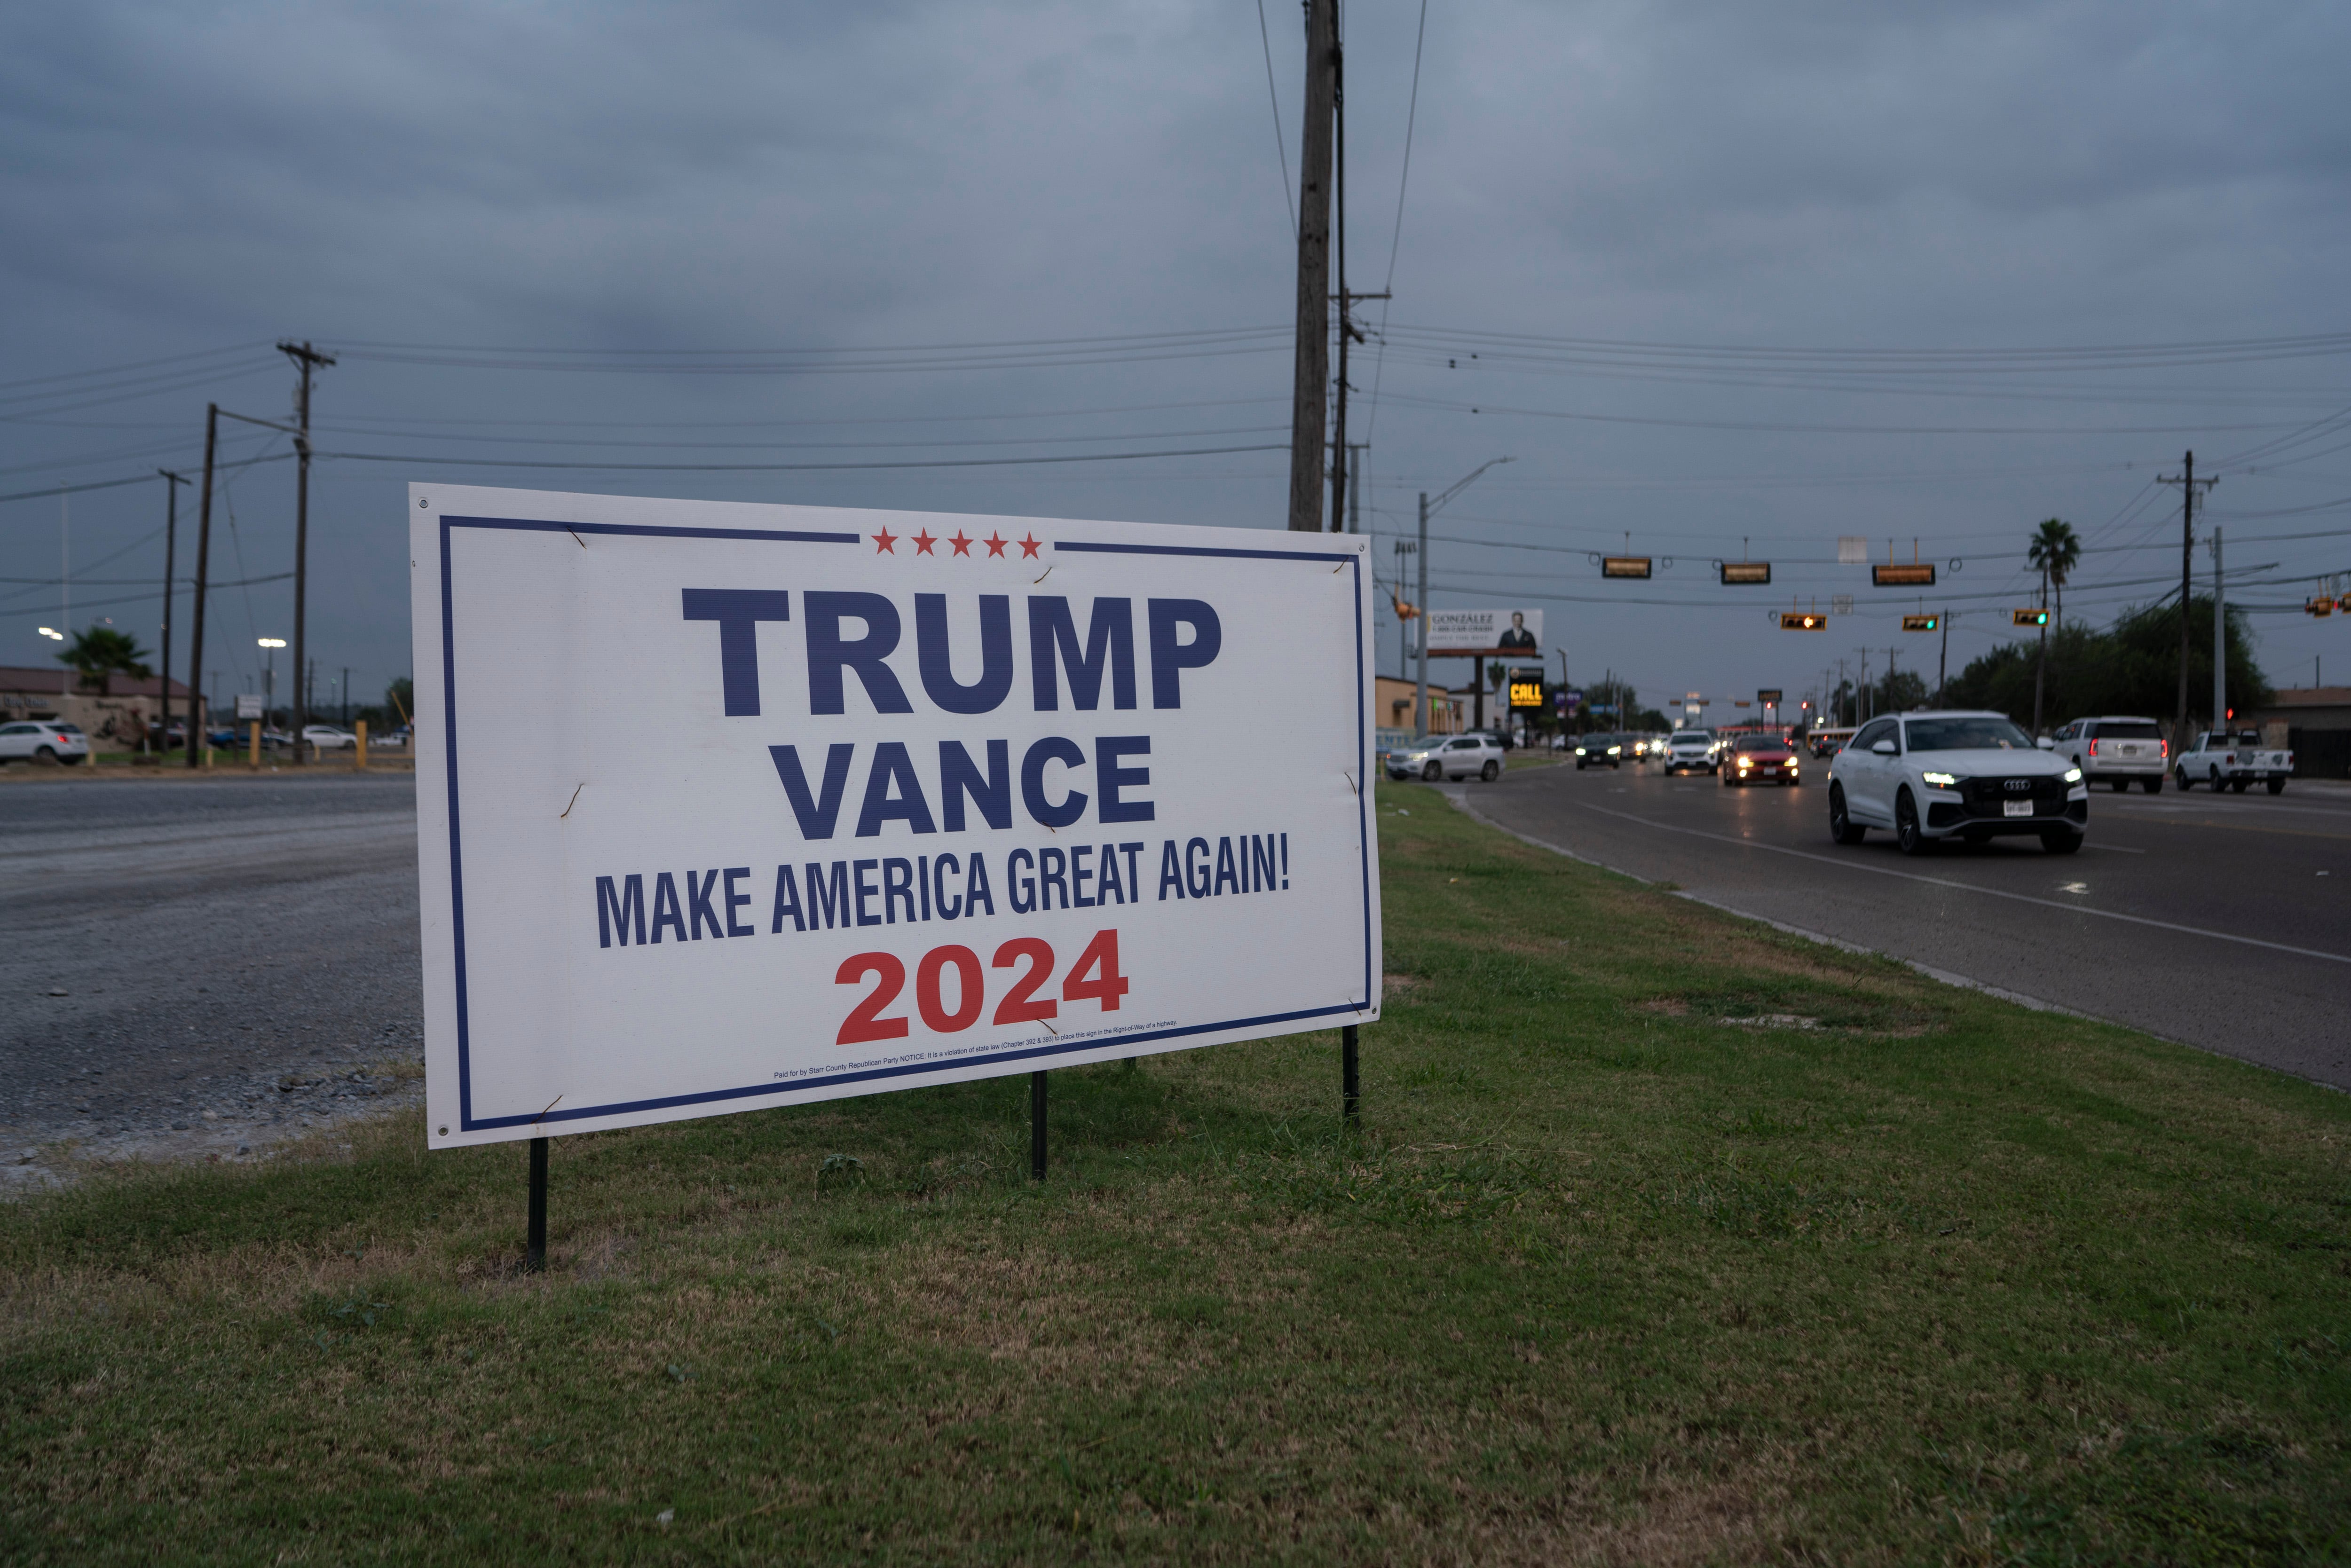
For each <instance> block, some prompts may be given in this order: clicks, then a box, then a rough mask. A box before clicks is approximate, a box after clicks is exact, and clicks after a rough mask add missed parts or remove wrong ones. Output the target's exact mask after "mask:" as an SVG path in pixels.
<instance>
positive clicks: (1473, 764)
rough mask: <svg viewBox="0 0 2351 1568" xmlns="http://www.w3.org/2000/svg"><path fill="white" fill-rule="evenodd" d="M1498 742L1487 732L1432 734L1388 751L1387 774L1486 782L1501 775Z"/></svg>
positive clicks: (1413, 777)
mask: <svg viewBox="0 0 2351 1568" xmlns="http://www.w3.org/2000/svg"><path fill="white" fill-rule="evenodd" d="M1502 755H1503V753H1502V743H1501V742H1500V741H1499V740H1496V739H1495V738H1494V737H1492V736H1490V735H1432V736H1430V737H1428V738H1427V739H1426V740H1424V741H1421V742H1419V743H1418V744H1416V745H1413V746H1408V747H1403V748H1402V749H1400V750H1397V751H1393V752H1391V753H1389V754H1388V777H1389V778H1391V779H1426V780H1427V781H1428V782H1430V783H1431V784H1434V783H1436V782H1437V780H1438V779H1468V778H1472V777H1475V778H1479V779H1484V780H1486V782H1488V783H1489V784H1490V783H1492V782H1493V781H1494V780H1495V779H1499V778H1500V777H1501V776H1502Z"/></svg>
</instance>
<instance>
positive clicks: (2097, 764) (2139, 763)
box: [2054, 717, 2171, 795]
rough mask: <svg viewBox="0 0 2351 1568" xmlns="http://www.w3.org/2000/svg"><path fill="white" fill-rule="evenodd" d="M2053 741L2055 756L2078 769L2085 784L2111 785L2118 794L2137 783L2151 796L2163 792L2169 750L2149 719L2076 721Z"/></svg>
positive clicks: (2160, 732) (2158, 730) (2153, 722)
mask: <svg viewBox="0 0 2351 1568" xmlns="http://www.w3.org/2000/svg"><path fill="white" fill-rule="evenodd" d="M2054 738H2055V740H2056V742H2057V746H2056V750H2057V755H2058V756H2060V757H2063V758H2066V759H2067V760H2068V761H2070V762H2072V763H2073V764H2074V767H2076V768H2080V769H2081V770H2082V778H2083V779H2084V780H2085V781H2086V782H2088V783H2091V784H2107V785H2111V786H2112V787H2113V788H2114V789H2115V790H2116V793H2118V794H2119V793H2120V792H2121V791H2123V790H2126V789H2129V788H2130V787H2131V781H2132V780H2133V779H2137V781H2138V787H2139V788H2140V789H2144V790H2146V791H2147V793H2148V794H2150V795H2159V794H2161V793H2162V792H2163V770H2164V768H2165V767H2166V766H2167V765H2168V763H2169V761H2170V756H2169V752H2170V749H2171V748H2170V747H2168V745H2166V744H2165V742H2164V738H2163V731H2162V730H2161V729H2160V728H2159V727H2158V726H2157V725H2156V722H2155V720H2153V719H2151V718H2124V717H2109V718H2077V719H2075V720H2074V722H2073V723H2071V724H2069V725H2067V726H2066V727H2064V728H2063V729H2061V730H2059V731H2058V732H2057V734H2056V736H2055V737H2054Z"/></svg>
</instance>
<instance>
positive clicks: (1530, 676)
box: [1510, 664, 1543, 713]
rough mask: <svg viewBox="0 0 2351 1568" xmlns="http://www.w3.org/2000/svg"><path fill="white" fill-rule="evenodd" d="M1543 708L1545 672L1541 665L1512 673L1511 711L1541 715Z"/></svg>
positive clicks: (1513, 670)
mask: <svg viewBox="0 0 2351 1568" xmlns="http://www.w3.org/2000/svg"><path fill="white" fill-rule="evenodd" d="M1542 706H1543V672H1542V666H1541V665H1540V664H1537V665H1531V666H1528V667H1524V668H1513V669H1512V670H1511V671H1510V711H1511V712H1512V713H1529V712H1535V713H1539V712H1541V710H1542Z"/></svg>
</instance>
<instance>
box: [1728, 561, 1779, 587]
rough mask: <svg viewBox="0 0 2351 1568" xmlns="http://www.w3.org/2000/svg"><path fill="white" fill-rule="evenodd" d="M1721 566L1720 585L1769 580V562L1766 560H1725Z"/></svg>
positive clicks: (1765, 581) (1730, 585)
mask: <svg viewBox="0 0 2351 1568" xmlns="http://www.w3.org/2000/svg"><path fill="white" fill-rule="evenodd" d="M1720 564H1721V567H1722V585H1723V586H1724V587H1725V588H1729V587H1732V586H1734V585H1738V584H1755V583H1768V582H1770V581H1771V562H1770V561H1768V560H1726V561H1723V562H1722V563H1720Z"/></svg>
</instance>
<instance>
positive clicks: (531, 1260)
mask: <svg viewBox="0 0 2351 1568" xmlns="http://www.w3.org/2000/svg"><path fill="white" fill-rule="evenodd" d="M522 1267H523V1272H525V1273H527V1274H544V1273H546V1272H547V1140H546V1139H545V1138H533V1139H532V1140H531V1141H530V1228H529V1232H528V1236H527V1237H526V1239H524V1241H523V1263H522Z"/></svg>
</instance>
